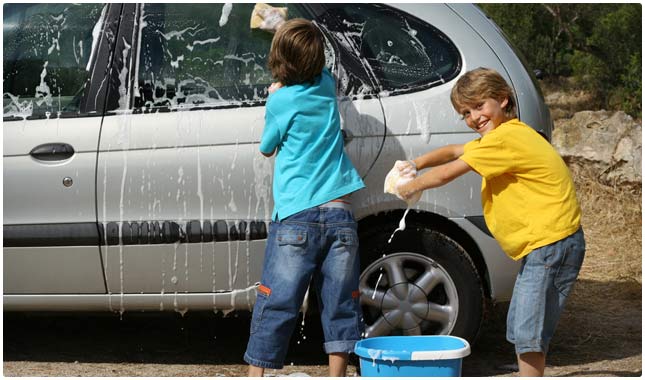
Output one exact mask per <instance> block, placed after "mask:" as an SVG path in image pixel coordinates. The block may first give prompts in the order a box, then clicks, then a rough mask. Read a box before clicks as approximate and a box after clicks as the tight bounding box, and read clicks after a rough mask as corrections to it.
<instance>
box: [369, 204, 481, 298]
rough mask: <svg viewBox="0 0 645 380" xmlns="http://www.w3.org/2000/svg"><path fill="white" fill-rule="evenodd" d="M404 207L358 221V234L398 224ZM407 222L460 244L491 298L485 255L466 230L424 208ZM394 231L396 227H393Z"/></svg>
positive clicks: (409, 216) (413, 211) (411, 215)
mask: <svg viewBox="0 0 645 380" xmlns="http://www.w3.org/2000/svg"><path fill="white" fill-rule="evenodd" d="M404 212H405V210H404V209H395V210H388V211H381V212H379V213H377V214H372V215H368V216H366V217H364V218H361V219H360V220H359V221H358V235H359V238H360V237H361V236H362V235H363V234H364V233H365V232H366V231H369V230H370V229H371V228H373V227H375V226H378V225H383V224H384V223H393V224H394V225H395V226H396V225H398V221H399V220H401V218H402V217H403V213H404ZM406 224H408V225H410V224H422V225H425V226H427V227H429V228H431V229H433V230H435V231H437V232H441V233H443V234H445V235H446V236H448V237H449V238H451V239H452V240H454V241H455V242H456V243H457V244H459V245H460V246H461V247H462V248H463V249H464V251H465V252H466V254H468V256H469V257H470V259H471V260H472V261H473V263H474V264H475V268H476V270H477V274H478V275H479V278H480V279H481V280H482V285H483V288H484V289H483V290H484V296H485V298H486V299H487V300H491V298H492V297H491V282H490V277H489V276H488V268H487V266H486V262H485V261H484V256H483V254H482V252H481V250H480V249H479V246H478V245H477V243H476V242H475V240H474V239H473V238H472V237H471V236H470V235H469V234H468V233H467V232H466V231H464V230H463V229H462V228H461V227H460V226H459V225H458V224H457V223H455V222H453V221H452V220H450V219H448V218H446V217H444V216H442V215H439V214H435V213H432V212H428V211H423V210H410V212H409V213H408V215H407V217H406ZM392 232H394V228H393V229H392Z"/></svg>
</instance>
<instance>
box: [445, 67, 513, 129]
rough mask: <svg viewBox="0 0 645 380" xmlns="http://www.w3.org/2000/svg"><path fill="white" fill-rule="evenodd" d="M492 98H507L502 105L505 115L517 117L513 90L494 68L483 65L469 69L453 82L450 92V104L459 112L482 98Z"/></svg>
mask: <svg viewBox="0 0 645 380" xmlns="http://www.w3.org/2000/svg"><path fill="white" fill-rule="evenodd" d="M487 98H492V99H495V100H497V101H499V102H501V101H502V100H504V99H505V98H508V104H507V105H506V107H504V113H505V114H506V116H508V117H511V118H515V117H517V114H516V110H515V97H514V94H513V90H512V89H511V87H510V86H509V85H508V83H506V81H505V80H504V78H502V76H501V75H500V74H499V73H498V72H497V71H495V70H493V69H488V68H484V67H479V68H477V69H474V70H471V71H469V72H467V73H466V74H464V75H463V76H462V77H461V78H459V80H457V83H455V85H454V87H453V88H452V91H451V93H450V101H451V102H452V106H453V107H454V108H455V110H457V112H461V111H460V110H461V109H463V108H464V107H468V106H474V105H476V104H477V103H479V102H481V101H482V100H484V99H487Z"/></svg>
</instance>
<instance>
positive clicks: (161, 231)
mask: <svg viewBox="0 0 645 380" xmlns="http://www.w3.org/2000/svg"><path fill="white" fill-rule="evenodd" d="M267 235H268V234H267V224H266V222H265V221H263V220H249V221H234V220H230V221H225V220H215V221H210V220H204V221H199V220H191V221H189V222H187V223H185V225H181V224H180V223H178V222H176V221H169V220H165V221H163V220H162V221H144V222H141V221H136V222H107V223H100V224H98V225H97V224H96V223H94V222H86V223H50V224H17V225H4V226H3V244H4V246H5V247H52V246H69V247H72V246H99V245H120V244H122V245H148V244H170V243H202V242H204V243H208V242H212V241H215V242H225V241H238V240H262V239H266V238H267Z"/></svg>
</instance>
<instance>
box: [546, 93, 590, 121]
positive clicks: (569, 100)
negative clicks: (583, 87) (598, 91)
mask: <svg viewBox="0 0 645 380" xmlns="http://www.w3.org/2000/svg"><path fill="white" fill-rule="evenodd" d="M544 102H545V103H546V104H547V106H549V109H550V110H551V116H552V117H553V119H554V120H557V119H562V118H570V117H572V116H573V115H574V114H575V113H576V112H579V111H583V110H586V109H589V106H590V105H592V104H593V103H594V98H593V96H592V95H591V94H589V93H587V92H584V91H580V90H578V91H574V92H566V91H554V92H551V93H549V94H548V95H546V96H545V98H544Z"/></svg>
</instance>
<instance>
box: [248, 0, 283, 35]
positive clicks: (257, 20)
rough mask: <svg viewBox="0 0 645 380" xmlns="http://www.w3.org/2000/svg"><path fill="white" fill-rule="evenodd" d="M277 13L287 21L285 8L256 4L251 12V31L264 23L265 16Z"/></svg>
mask: <svg viewBox="0 0 645 380" xmlns="http://www.w3.org/2000/svg"><path fill="white" fill-rule="evenodd" d="M276 12H277V13H278V14H279V16H280V17H281V18H282V19H283V20H286V19H287V15H288V9H287V8H275V7H272V6H270V5H269V4H264V3H257V4H255V7H254V8H253V12H251V29H256V28H259V27H260V26H261V25H262V22H263V21H264V18H265V15H268V14H273V15H275V13H276Z"/></svg>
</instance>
